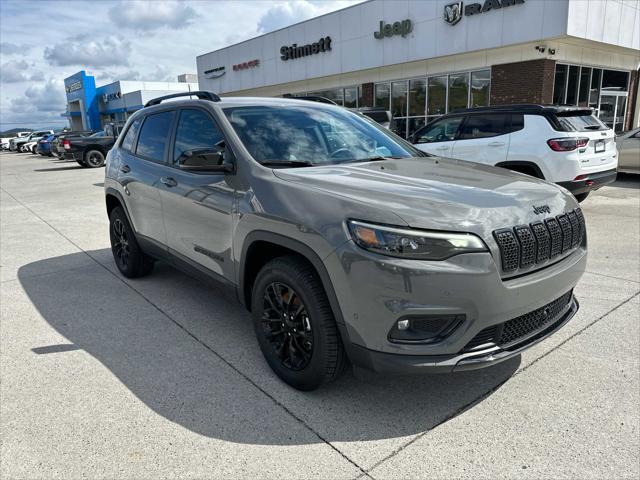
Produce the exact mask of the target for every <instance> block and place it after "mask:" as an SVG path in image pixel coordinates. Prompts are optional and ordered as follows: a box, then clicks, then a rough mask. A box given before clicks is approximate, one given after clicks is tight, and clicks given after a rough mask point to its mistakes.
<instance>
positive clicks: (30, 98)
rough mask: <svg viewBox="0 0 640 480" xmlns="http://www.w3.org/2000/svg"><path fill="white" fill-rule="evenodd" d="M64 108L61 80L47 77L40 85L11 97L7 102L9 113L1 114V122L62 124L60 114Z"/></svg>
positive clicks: (64, 98)
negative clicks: (8, 102) (6, 114)
mask: <svg viewBox="0 0 640 480" xmlns="http://www.w3.org/2000/svg"><path fill="white" fill-rule="evenodd" d="M65 109H66V97H65V93H64V83H63V81H62V80H58V79H49V80H47V81H46V82H45V83H44V84H42V85H32V86H30V87H28V88H27V89H26V91H25V92H24V95H21V96H18V97H15V98H12V99H11V102H10V104H9V110H10V112H11V115H8V116H6V117H5V116H4V115H3V117H5V118H3V122H5V121H6V120H10V124H12V125H15V124H17V123H20V122H22V123H24V124H28V123H33V124H36V123H37V124H43V123H48V122H50V123H51V124H54V123H55V124H62V123H64V120H63V119H62V117H60V114H62V113H64V111H65Z"/></svg>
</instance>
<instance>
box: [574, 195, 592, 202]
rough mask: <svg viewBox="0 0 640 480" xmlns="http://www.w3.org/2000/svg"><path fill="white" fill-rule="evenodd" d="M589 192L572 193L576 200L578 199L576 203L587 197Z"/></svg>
mask: <svg viewBox="0 0 640 480" xmlns="http://www.w3.org/2000/svg"><path fill="white" fill-rule="evenodd" d="M589 193H590V192H584V193H579V194H577V195H574V197H576V200H578V203H581V202H583V201H584V200H586V199H587V197H588V196H589Z"/></svg>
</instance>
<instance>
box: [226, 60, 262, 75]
mask: <svg viewBox="0 0 640 480" xmlns="http://www.w3.org/2000/svg"><path fill="white" fill-rule="evenodd" d="M258 65H260V60H258V59H257V58H256V59H255V60H249V61H248V62H242V63H237V64H236V65H234V66H233V71H234V72H237V71H238V70H246V69H247V68H253V67H257V66H258Z"/></svg>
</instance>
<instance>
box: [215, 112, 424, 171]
mask: <svg viewBox="0 0 640 480" xmlns="http://www.w3.org/2000/svg"><path fill="white" fill-rule="evenodd" d="M224 113H225V115H226V116H227V118H228V120H229V122H230V123H231V125H232V126H233V128H234V130H235V131H236V133H237V134H238V136H239V137H240V139H241V140H242V143H243V144H244V146H245V147H246V148H247V150H248V151H249V153H250V154H251V155H252V156H253V158H254V159H255V160H256V161H258V162H260V163H262V164H264V165H269V164H271V165H283V166H287V165H291V164H295V165H296V166H310V165H326V164H337V163H344V162H353V161H367V160H370V159H372V158H377V157H401V158H408V157H413V156H419V155H421V153H420V152H418V151H417V150H415V149H414V148H413V147H412V146H411V145H409V144H407V143H405V142H402V141H400V140H398V139H396V138H394V137H393V136H391V135H389V134H388V133H387V132H386V131H385V130H383V129H382V128H380V127H378V126H376V125H375V124H373V122H372V121H369V120H367V119H366V118H364V117H363V116H361V115H357V114H355V113H352V112H349V111H348V110H343V109H336V108H320V107H319V106H318V105H312V106H298V105H296V106H287V107H286V108H283V107H278V106H273V107H272V106H241V107H229V108H225V109H224Z"/></svg>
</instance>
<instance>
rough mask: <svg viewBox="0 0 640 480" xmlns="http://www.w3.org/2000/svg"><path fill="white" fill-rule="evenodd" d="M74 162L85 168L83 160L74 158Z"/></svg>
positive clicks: (85, 164)
mask: <svg viewBox="0 0 640 480" xmlns="http://www.w3.org/2000/svg"><path fill="white" fill-rule="evenodd" d="M76 162H77V163H78V165H80V166H81V167H82V168H87V166H88V165H87V163H86V162H85V161H84V160H76Z"/></svg>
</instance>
